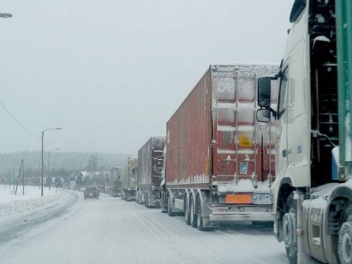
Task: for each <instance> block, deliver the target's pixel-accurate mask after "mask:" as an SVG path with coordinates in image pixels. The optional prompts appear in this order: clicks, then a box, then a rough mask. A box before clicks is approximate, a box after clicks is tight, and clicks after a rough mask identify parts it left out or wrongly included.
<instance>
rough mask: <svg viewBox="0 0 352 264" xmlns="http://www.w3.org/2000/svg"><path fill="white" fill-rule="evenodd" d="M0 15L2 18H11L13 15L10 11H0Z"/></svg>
mask: <svg viewBox="0 0 352 264" xmlns="http://www.w3.org/2000/svg"><path fill="white" fill-rule="evenodd" d="M0 17H2V18H10V17H12V15H11V14H9V13H0Z"/></svg>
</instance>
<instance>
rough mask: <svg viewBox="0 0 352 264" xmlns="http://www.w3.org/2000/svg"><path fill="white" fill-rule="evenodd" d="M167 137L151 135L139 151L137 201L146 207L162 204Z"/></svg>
mask: <svg viewBox="0 0 352 264" xmlns="http://www.w3.org/2000/svg"><path fill="white" fill-rule="evenodd" d="M164 147H165V137H164V136H155V137H151V138H150V139H149V140H148V141H147V142H146V143H145V144H144V145H143V146H142V147H141V148H140V149H139V151H138V176H137V194H136V201H137V202H138V203H140V204H144V205H145V206H146V207H148V208H149V207H159V206H160V183H161V170H162V167H163V160H164V157H163V151H164Z"/></svg>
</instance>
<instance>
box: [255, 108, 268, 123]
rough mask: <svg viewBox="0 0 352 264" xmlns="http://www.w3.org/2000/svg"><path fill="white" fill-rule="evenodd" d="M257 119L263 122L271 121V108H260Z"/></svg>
mask: <svg viewBox="0 0 352 264" xmlns="http://www.w3.org/2000/svg"><path fill="white" fill-rule="evenodd" d="M257 121H258V122H263V123H269V122H270V110H269V109H258V110H257Z"/></svg>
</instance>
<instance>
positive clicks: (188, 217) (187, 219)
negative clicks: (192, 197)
mask: <svg viewBox="0 0 352 264" xmlns="http://www.w3.org/2000/svg"><path fill="white" fill-rule="evenodd" d="M183 208H185V222H186V224H187V225H190V224H191V213H190V209H189V200H188V199H187V195H185V198H184V206H183Z"/></svg>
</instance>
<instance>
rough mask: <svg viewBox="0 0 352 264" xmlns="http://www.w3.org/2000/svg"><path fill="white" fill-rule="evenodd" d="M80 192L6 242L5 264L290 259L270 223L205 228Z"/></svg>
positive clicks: (277, 263) (0, 250) (1, 252)
mask: <svg viewBox="0 0 352 264" xmlns="http://www.w3.org/2000/svg"><path fill="white" fill-rule="evenodd" d="M68 193H70V192H68ZM77 194H79V195H80V196H79V200H78V202H77V203H75V204H74V205H72V206H71V207H70V209H69V210H67V211H66V212H65V213H64V214H63V215H60V214H59V215H52V219H51V220H50V221H43V222H42V223H40V224H37V225H33V226H31V227H30V228H27V229H22V230H21V234H17V235H16V236H15V237H12V238H11V239H10V241H9V242H8V243H4V244H3V245H2V246H0V263H4V264H12V263H16V264H17V263H26V264H31V263H33V264H34V263H35V264H41V263H43V264H44V263H48V264H54V263H57V264H63V263H75V264H76V263H84V264H89V263H92V264H93V263H99V264H104V263H106V264H110V263H111V264H112V263H126V264H128V263H133V264H139V263H143V264H148V263H153V264H159V263H160V264H163V263H168V264H178V263H180V264H181V263H182V264H188V263H192V264H197V263H199V264H200V263H202V264H218V263H221V264H227V263H228V264H230V263H251V264H255V263H270V264H282V263H288V262H287V260H286V255H285V249H284V245H283V244H280V243H277V242H276V240H275V238H274V236H273V233H272V230H271V229H270V228H262V227H253V226H252V225H251V224H243V225H235V226H231V227H226V228H225V227H223V228H221V229H218V230H215V231H211V232H200V231H198V230H197V229H194V228H192V227H190V226H187V225H186V224H185V223H184V220H183V217H180V216H176V217H170V216H168V215H167V214H162V213H161V212H160V210H159V209H147V208H145V207H144V206H142V205H139V204H137V203H135V202H125V201H123V200H121V199H120V198H113V197H110V196H107V195H104V194H101V197H100V199H99V200H95V199H94V200H83V197H82V194H80V193H77ZM43 215H45V213H44V214H42V216H38V217H43ZM5 249H6V250H5Z"/></svg>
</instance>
